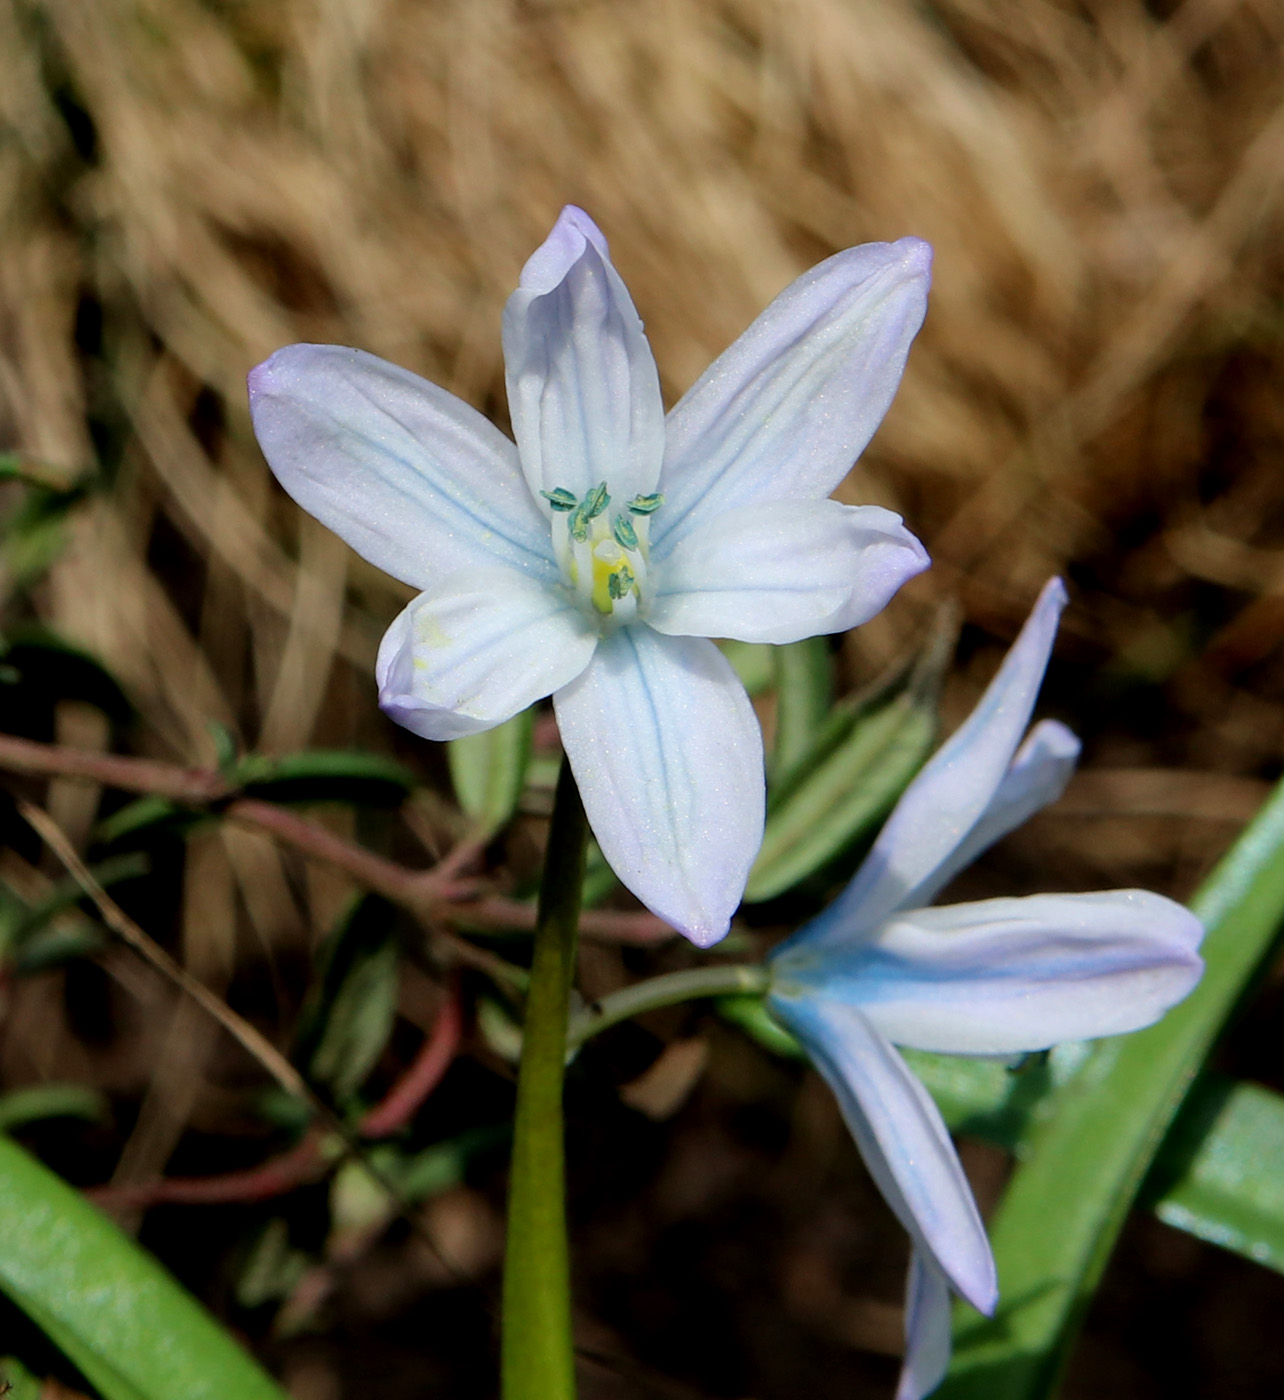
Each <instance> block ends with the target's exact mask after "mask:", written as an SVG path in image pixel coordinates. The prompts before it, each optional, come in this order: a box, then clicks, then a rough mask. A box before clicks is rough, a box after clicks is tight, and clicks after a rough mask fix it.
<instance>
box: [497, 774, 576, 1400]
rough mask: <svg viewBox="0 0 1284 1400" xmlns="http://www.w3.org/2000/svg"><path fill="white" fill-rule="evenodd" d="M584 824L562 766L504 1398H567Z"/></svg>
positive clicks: (538, 953) (513, 1220)
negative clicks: (570, 1052)
mask: <svg viewBox="0 0 1284 1400" xmlns="http://www.w3.org/2000/svg"><path fill="white" fill-rule="evenodd" d="M587 844H588V823H587V822H586V820H585V818H584V808H583V805H582V804H581V802H580V795H579V792H578V790H577V789H576V787H575V779H574V778H573V777H572V776H571V770H570V766H569V765H568V764H567V763H566V761H565V760H563V762H562V771H561V774H560V775H559V777H558V780H557V797H556V800H555V802H554V806H553V823H552V828H551V829H550V831H549V837H548V851H547V854H546V855H545V859H544V879H543V883H542V884H541V886H540V895H539V917H538V919H537V921H536V924H535V955H534V958H533V960H532V962H531V980H530V990H529V992H528V993H527V997H526V1020H525V1024H524V1028H523V1032H522V1062H521V1068H520V1069H519V1071H518V1075H517V1116H516V1120H515V1122H514V1124H513V1162H512V1171H511V1174H510V1176H509V1184H508V1240H507V1250H506V1254H505V1259H504V1317H503V1392H502V1393H503V1400H574V1396H575V1364H574V1349H573V1343H572V1340H571V1279H570V1260H569V1256H568V1250H567V1243H566V1168H565V1149H564V1143H563V1130H562V1079H563V1075H564V1072H565V1067H566V1022H567V1011H568V1003H569V998H570V990H571V979H572V976H573V974H574V968H575V932H576V927H577V925H578V922H579V914H580V892H581V889H582V887H583V884H584V853H585V849H586V847H587Z"/></svg>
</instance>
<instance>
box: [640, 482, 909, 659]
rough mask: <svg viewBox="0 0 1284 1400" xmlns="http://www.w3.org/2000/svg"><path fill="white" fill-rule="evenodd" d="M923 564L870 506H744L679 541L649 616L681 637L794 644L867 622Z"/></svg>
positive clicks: (905, 538)
mask: <svg viewBox="0 0 1284 1400" xmlns="http://www.w3.org/2000/svg"><path fill="white" fill-rule="evenodd" d="M929 562H930V561H929V560H928V557H927V551H926V550H925V549H924V548H923V546H922V545H921V544H920V543H919V542H918V540H916V539H915V538H914V536H913V535H911V534H910V532H909V531H908V530H907V529H906V528H905V526H904V524H903V523H902V522H901V518H900V516H899V515H895V514H893V513H892V512H891V511H890V510H882V509H880V508H879V507H878V506H845V505H841V504H839V502H838V501H781V502H775V503H773V504H770V505H752V506H743V507H741V508H740V509H738V510H730V511H727V512H726V514H725V515H720V516H719V517H718V519H717V521H716V522H715V524H713V525H711V526H710V527H709V528H708V529H707V530H705V531H704V532H703V533H702V534H699V535H687V536H686V537H685V538H684V539H682V540H681V541H680V542H679V544H678V545H677V547H676V548H675V549H674V551H673V553H672V554H671V555H670V556H669V557H668V558H667V559H666V560H665V561H664V567H663V569H658V570H657V571H656V577H657V579H658V585H657V591H656V594H655V597H654V599H653V601H652V602H651V605H650V610H649V612H648V613H647V621H648V622H649V623H650V624H651V626H652V627H654V628H655V629H656V630H657V631H659V632H667V633H669V634H672V635H679V636H696V637H735V638H737V639H738V640H740V641H743V642H796V641H798V640H799V638H801V637H814V636H816V635H817V634H818V633H822V632H842V631H845V630H846V629H847V628H849V627H857V626H859V625H860V624H861V623H862V622H868V621H869V619H870V618H871V617H873V616H875V614H877V613H879V612H881V611H882V610H883V608H885V607H886V606H887V603H888V600H889V599H890V598H891V596H892V594H893V593H895V592H896V590H897V589H898V588H899V587H900V586H901V584H903V583H904V582H905V581H906V580H907V579H909V578H912V577H913V576H914V575H915V574H917V573H921V572H922V571H923V570H924V569H925V568H927V566H928V563H929Z"/></svg>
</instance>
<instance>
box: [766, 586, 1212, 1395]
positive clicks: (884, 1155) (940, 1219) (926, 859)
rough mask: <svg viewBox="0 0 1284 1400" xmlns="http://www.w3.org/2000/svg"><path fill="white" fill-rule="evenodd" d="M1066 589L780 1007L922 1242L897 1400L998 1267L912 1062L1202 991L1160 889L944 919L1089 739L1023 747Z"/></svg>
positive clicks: (802, 965) (1121, 1025)
mask: <svg viewBox="0 0 1284 1400" xmlns="http://www.w3.org/2000/svg"><path fill="white" fill-rule="evenodd" d="M1064 601H1065V590H1064V589H1063V588H1062V586H1061V584H1060V582H1059V580H1055V579H1054V580H1053V581H1052V582H1051V583H1050V584H1049V585H1048V586H1047V587H1046V588H1045V589H1044V591H1043V593H1042V595H1041V596H1040V598H1039V601H1038V603H1037V604H1036V606H1035V609H1034V612H1033V613H1032V614H1031V616H1030V619H1029V621H1028V622H1027V623H1026V625H1025V628H1024V630H1023V631H1022V633H1021V635H1020V637H1019V638H1018V639H1017V641H1016V643H1015V644H1014V645H1013V647H1012V650H1011V651H1010V652H1009V653H1008V656H1007V658H1006V660H1005V661H1004V663H1003V665H1002V667H1001V668H1000V670H999V672H998V674H997V675H996V676H995V678H994V680H993V682H992V683H991V685H990V687H989V689H988V690H987V691H986V693H985V695H984V696H983V698H982V699H981V702H980V704H979V705H978V706H977V707H976V709H975V710H974V711H973V713H972V715H971V717H970V718H969V719H968V720H967V721H966V722H965V723H964V724H963V725H962V727H961V728H960V729H959V730H958V731H957V732H956V733H955V734H954V735H953V737H952V738H951V739H950V740H949V742H948V743H946V744H945V745H944V746H943V747H942V748H941V749H940V750H939V751H938V752H937V754H936V755H935V756H934V757H933V758H932V760H931V761H930V762H929V763H928V764H927V765H926V766H925V767H924V769H923V770H922V772H921V773H920V774H919V775H918V777H917V778H916V779H915V780H914V782H913V783H911V784H910V786H909V787H908V788H907V789H906V791H905V793H904V795H903V797H902V798H901V800H900V802H899V804H898V805H897V807H896V809H895V810H894V811H893V813H892V815H891V817H890V818H889V819H888V821H887V824H886V826H885V827H884V828H883V830H882V832H881V833H880V835H879V837H878V839H877V841H876V842H875V843H874V846H873V848H872V849H871V851H870V853H869V855H868V857H867V858H866V860H865V861H864V863H863V864H862V866H861V868H860V869H859V870H858V871H857V873H856V875H855V877H854V878H853V880H852V881H851V883H850V884H849V885H848V886H847V888H846V890H845V891H844V892H843V893H842V894H841V895H840V896H839V897H838V899H837V900H836V901H835V902H834V903H833V904H832V905H830V906H829V908H828V909H826V910H825V911H824V913H822V914H821V915H820V916H819V917H818V918H816V919H814V920H813V921H812V922H811V923H810V924H808V925H806V926H804V927H803V928H802V929H801V930H799V932H798V933H797V934H795V935H794V936H793V937H792V938H790V939H789V940H787V941H786V942H785V943H783V944H781V945H780V946H779V947H778V948H777V949H775V950H774V952H773V954H772V956H771V958H770V967H771V976H772V989H771V992H770V995H769V999H768V1006H769V1007H770V1009H771V1011H772V1012H773V1014H774V1015H775V1016H776V1017H777V1019H778V1020H780V1021H781V1022H782V1024H784V1025H785V1026H786V1027H788V1029H789V1030H790V1031H792V1032H793V1033H794V1035H795V1036H797V1038H798V1039H799V1040H800V1041H801V1042H802V1045H803V1047H804V1048H805V1049H806V1050H807V1052H808V1054H809V1055H810V1056H811V1058H812V1060H813V1061H814V1062H815V1064H816V1065H817V1067H818V1068H819V1069H820V1071H821V1073H822V1074H823V1075H824V1076H825V1078H826V1080H827V1081H828V1082H829V1084H830V1086H831V1087H832V1088H833V1090H834V1092H835V1094H836V1095H837V1097H838V1101H839V1104H840V1105H841V1108H842V1112H843V1117H844V1119H845V1120H846V1122H847V1125H848V1127H849V1128H850V1129H851V1132H852V1135H853V1136H854V1138H855V1139H856V1143H857V1146H858V1147H859V1149H860V1152H861V1155H862V1156H863V1157H864V1159H865V1162H866V1164H867V1165H868V1167H869V1170H870V1173H871V1175H872V1176H873V1178H874V1180H875V1182H876V1183H877V1184H878V1187H879V1189H880V1190H881V1191H882V1193H883V1195H884V1196H885V1197H886V1199H887V1202H888V1204H889V1205H890V1206H891V1208H892V1210H893V1211H894V1212H895V1213H896V1215H897V1217H898V1218H899V1219H900V1221H901V1223H902V1224H903V1225H904V1226H905V1228H906V1229H907V1230H908V1231H909V1234H910V1237H911V1240H912V1242H913V1253H912V1260H911V1265H910V1278H909V1289H908V1298H907V1310H906V1357H905V1366H904V1369H903V1370H902V1373H901V1382H900V1387H899V1389H898V1391H897V1400H919V1397H921V1396H923V1395H925V1394H927V1392H928V1391H930V1390H932V1389H933V1388H934V1387H935V1386H936V1385H937V1383H938V1382H939V1381H940V1379H941V1377H942V1376H943V1375H944V1372H945V1368H946V1365H947V1363H948V1361H949V1354H950V1310H949V1290H950V1289H953V1290H954V1291H955V1292H957V1293H959V1294H961V1295H962V1296H963V1297H964V1298H966V1299H967V1300H968V1301H969V1302H970V1303H972V1304H973V1305H974V1306H975V1307H977V1308H979V1309H980V1310H981V1311H982V1312H987V1313H988V1312H991V1311H993V1308H994V1306H995V1303H996V1301H997V1282H996V1278H995V1270H994V1260H993V1257H992V1255H991V1253H990V1247H989V1243H988V1241H987V1240H986V1236H985V1228H984V1226H983V1225H982V1223H981V1218H980V1216H979V1215H978V1213H977V1209H976V1205H975V1202H974V1201H973V1199H972V1193H971V1191H970V1190H969V1188H968V1184H967V1181H966V1179H965V1177H964V1175H963V1171H962V1168H961V1167H960V1166H959V1161H958V1157H957V1155H956V1154H955V1151H954V1148H953V1146H952V1145H951V1143H950V1138H949V1134H948V1132H947V1131H946V1128H945V1124H944V1123H943V1121H942V1119H941V1115H940V1113H939V1112H938V1111H937V1108H936V1106H935V1104H934V1103H933V1102H932V1100H931V1099H930V1098H929V1097H928V1094H927V1091H926V1090H925V1089H924V1088H923V1086H922V1085H921V1084H920V1083H919V1082H918V1080H917V1079H916V1078H915V1077H914V1075H913V1074H912V1073H911V1072H910V1070H909V1068H908V1066H907V1065H906V1064H905V1061H904V1060H903V1059H902V1058H901V1057H900V1055H899V1054H897V1052H896V1050H895V1048H894V1046H895V1045H904V1046H909V1047H913V1048H916V1049H921V1050H932V1051H937V1052H941V1053H945V1054H959V1055H1012V1054H1016V1053H1018V1052H1021V1051H1028V1050H1041V1049H1046V1048H1047V1047H1049V1046H1052V1045H1054V1044H1056V1043H1058V1042H1060V1041H1066V1040H1081V1039H1086V1038H1089V1037H1095V1036H1105V1035H1116V1034H1119V1033H1121V1032H1124V1031H1131V1030H1136V1029H1138V1028H1140V1027H1142V1026H1145V1025H1149V1024H1150V1023H1151V1022H1152V1021H1154V1020H1156V1019H1157V1018H1158V1017H1159V1016H1160V1015H1162V1014H1163V1012H1164V1011H1165V1010H1167V1008H1168V1007H1169V1006H1171V1005H1172V1004H1173V1003H1174V1002H1177V1001H1179V1000H1180V999H1181V998H1182V997H1184V996H1185V995H1186V994H1187V992H1189V991H1190V989H1191V988H1192V987H1193V986H1194V985H1195V983H1196V981H1197V980H1198V978H1199V975H1200V971H1201V969H1202V963H1201V961H1200V958H1199V955H1198V953H1197V952H1196V949H1197V948H1198V946H1199V943H1200V940H1201V938H1202V936H1203V928H1202V926H1201V925H1200V923H1199V921H1198V920H1197V919H1196V918H1195V917H1194V915H1193V914H1191V913H1189V912H1188V911H1187V910H1186V909H1183V908H1182V907H1181V906H1180V905H1178V904H1174V903H1173V902H1172V901H1171V900H1168V899H1163V898H1161V897H1160V896H1158V895H1154V894H1149V893H1146V892H1145V891H1142V890H1111V891H1108V892H1104V893H1095V894H1061V895H1032V896H1029V897H1026V898H1023V899H988V900H983V901H981V902H979V903H975V904H954V905H945V906H943V907H940V908H927V907H926V906H927V905H929V904H930V903H931V901H932V899H933V898H934V897H935V895H936V894H937V893H938V892H939V891H940V890H941V889H942V888H943V887H944V886H945V885H946V884H947V883H948V881H949V880H950V879H951V878H952V877H953V876H954V875H955V874H956V873H957V872H958V871H959V870H961V869H962V867H963V866H964V865H966V864H967V863H968V862H969V861H971V860H972V859H973V858H974V857H975V856H976V855H978V854H979V853H980V852H981V851H983V850H984V849H985V848H986V847H987V846H989V845H990V844H991V843H992V842H994V841H997V840H998V839H999V837H1001V836H1003V835H1005V834H1006V833H1007V832H1009V831H1011V830H1012V829H1013V828H1014V827H1016V826H1017V825H1019V824H1020V823H1021V822H1023V821H1025V819H1026V818H1027V817H1029V816H1030V815H1031V814H1032V813H1034V812H1036V811H1037V810H1038V809H1039V808H1041V807H1043V806H1045V805H1046V804H1047V803H1049V802H1052V801H1054V800H1055V799H1056V798H1057V797H1059V796H1060V794H1061V791H1062V789H1063V788H1064V786H1065V784H1066V782H1067V780H1068V779H1069V777H1070V774H1071V771H1072V770H1073V768H1074V764H1075V761H1076V759H1077V757H1078V752H1079V744H1078V740H1077V739H1076V738H1075V736H1074V735H1073V734H1071V733H1070V731H1069V730H1068V729H1066V728H1065V727H1064V726H1063V725H1061V724H1058V723H1056V722H1055V721H1047V720H1045V721H1043V722H1042V723H1040V724H1037V725H1035V727H1034V728H1033V729H1032V730H1031V731H1030V733H1029V735H1028V737H1026V739H1025V742H1024V743H1022V742H1021V741H1022V736H1023V734H1024V733H1025V728H1026V725H1027V724H1028V723H1029V720H1030V713H1031V710H1032V709H1033V706H1034V700H1035V696H1036V694H1037V693H1038V690H1039V686H1040V683H1041V682H1042V679H1043V673H1044V670H1045V669H1046V667H1047V663H1048V657H1049V654H1050V652H1051V648H1052V642H1053V638H1054V636H1055V635H1056V629H1057V620H1058V618H1059V616H1060V612H1061V608H1062V606H1063V605H1064Z"/></svg>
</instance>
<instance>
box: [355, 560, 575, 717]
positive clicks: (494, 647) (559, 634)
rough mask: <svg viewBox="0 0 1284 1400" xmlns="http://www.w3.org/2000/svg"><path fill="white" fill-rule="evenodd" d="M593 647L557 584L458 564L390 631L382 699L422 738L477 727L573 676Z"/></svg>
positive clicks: (378, 669)
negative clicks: (458, 568)
mask: <svg viewBox="0 0 1284 1400" xmlns="http://www.w3.org/2000/svg"><path fill="white" fill-rule="evenodd" d="M596 645H597V633H596V631H595V630H594V629H593V628H592V627H591V626H590V625H589V624H588V622H587V620H586V619H585V618H584V616H583V614H582V613H581V612H580V610H579V609H578V608H577V607H576V606H575V605H574V604H573V603H572V602H571V601H570V600H569V599H568V598H567V597H566V596H565V595H564V594H563V593H562V591H561V590H560V589H558V588H550V587H548V586H547V585H545V584H542V583H537V582H535V581H534V580H532V579H529V578H526V577H524V576H523V575H521V574H517V573H514V572H512V571H511V570H506V569H476V570H471V571H461V572H460V573H457V574H453V575H452V576H451V577H450V578H448V579H447V580H446V582H445V583H444V584H443V585H441V586H440V587H439V588H437V589H436V590H434V592H433V593H432V594H431V595H429V594H426V593H425V594H421V595H420V596H419V597H418V598H416V599H415V600H414V601H413V602H412V603H411V604H410V605H409V606H408V607H407V608H405V609H404V611H403V612H402V613H401V615H400V616H399V617H398V618H397V620H396V621H395V622H394V623H393V624H392V626H391V627H390V628H389V629H388V631H387V633H386V634H385V636H384V639H383V642H382V644H381V645H380V647H379V659H378V662H377V664H376V666H375V678H376V680H377V681H378V683H379V706H380V708H381V709H382V710H383V711H384V713H385V714H387V715H388V716H389V717H390V718H392V719H394V720H396V721H397V723H398V724H401V725H404V726H405V727H406V728H407V729H410V730H413V731H414V733H416V734H418V735H420V736H421V737H422V738H424V739H458V738H460V737H461V736H463V735H465V734H477V733H480V732H481V731H482V730H483V729H490V728H492V727H493V726H494V725H497V724H501V723H502V722H503V721H504V720H506V719H509V718H511V717H512V716H513V715H515V714H516V713H517V712H518V711H519V710H524V709H525V708H526V707H527V706H528V705H532V704H534V703H535V701H536V700H541V699H543V697H544V696H545V695H550V694H551V693H552V692H553V691H554V690H556V689H558V687H559V686H563V685H565V684H566V683H567V682H568V681H571V680H574V679H575V677H576V676H578V675H579V674H580V672H581V671H583V669H584V668H585V667H586V666H587V665H588V664H589V659H590V658H591V657H592V655H593V648H594V647H595V646H596Z"/></svg>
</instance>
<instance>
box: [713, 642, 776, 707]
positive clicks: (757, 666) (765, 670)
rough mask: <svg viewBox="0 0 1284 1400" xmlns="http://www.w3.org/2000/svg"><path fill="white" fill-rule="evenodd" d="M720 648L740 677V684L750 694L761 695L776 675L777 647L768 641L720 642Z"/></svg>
mask: <svg viewBox="0 0 1284 1400" xmlns="http://www.w3.org/2000/svg"><path fill="white" fill-rule="evenodd" d="M718 649H719V650H720V651H721V652H722V654H723V656H725V657H726V658H727V660H728V661H730V662H731V666H732V669H733V670H734V671H735V673H736V675H738V676H739V677H740V684H741V685H742V686H744V688H745V689H746V690H747V691H748V692H749V694H750V695H761V694H762V692H763V691H764V690H767V689H768V688H769V687H770V686H771V683H772V681H773V680H775V677H776V659H775V656H774V655H773V653H774V652H775V651H776V648H775V647H773V646H768V645H767V643H766V642H736V641H725V642H719V643H718Z"/></svg>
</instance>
